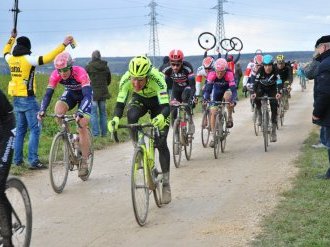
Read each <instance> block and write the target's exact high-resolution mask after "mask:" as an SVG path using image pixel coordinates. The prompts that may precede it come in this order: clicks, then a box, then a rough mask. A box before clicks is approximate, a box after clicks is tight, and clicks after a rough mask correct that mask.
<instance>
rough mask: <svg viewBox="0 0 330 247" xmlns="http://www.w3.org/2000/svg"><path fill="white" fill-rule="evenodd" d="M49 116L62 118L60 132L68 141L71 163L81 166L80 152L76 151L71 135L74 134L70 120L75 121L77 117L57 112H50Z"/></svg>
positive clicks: (66, 141)
mask: <svg viewBox="0 0 330 247" xmlns="http://www.w3.org/2000/svg"><path fill="white" fill-rule="evenodd" d="M47 116H49V117H58V118H60V119H61V120H62V123H61V130H60V131H59V133H61V134H62V135H63V136H64V140H65V143H66V145H67V147H69V160H70V164H73V165H76V166H79V162H80V157H78V153H75V152H74V150H75V148H74V146H73V142H72V137H71V135H72V134H71V132H70V129H69V122H73V121H75V118H74V117H73V116H72V115H63V116H58V115H56V114H49V115H47ZM72 169H73V167H70V170H72Z"/></svg>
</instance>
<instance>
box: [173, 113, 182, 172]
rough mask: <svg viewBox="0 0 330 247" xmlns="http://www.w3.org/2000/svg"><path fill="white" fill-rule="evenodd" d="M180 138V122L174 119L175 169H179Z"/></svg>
mask: <svg viewBox="0 0 330 247" xmlns="http://www.w3.org/2000/svg"><path fill="white" fill-rule="evenodd" d="M180 139H181V137H180V120H179V119H175V121H174V123H173V161H174V165H175V167H176V168H179V167H180V163H181V154H182V143H181V140H180Z"/></svg>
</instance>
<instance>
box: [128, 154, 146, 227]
mask: <svg viewBox="0 0 330 247" xmlns="http://www.w3.org/2000/svg"><path fill="white" fill-rule="evenodd" d="M143 156H144V154H143V151H142V149H139V148H137V149H135V151H134V155H133V160H132V170H131V195H132V205H133V211H134V216H135V219H136V222H137V223H138V224H139V225H140V226H144V225H145V223H146V221H147V217H148V211H149V188H148V184H147V174H145V167H144V166H146V165H147V164H144V157H143ZM147 169H148V168H147ZM138 190H139V192H140V191H141V193H138ZM140 206H141V208H140Z"/></svg>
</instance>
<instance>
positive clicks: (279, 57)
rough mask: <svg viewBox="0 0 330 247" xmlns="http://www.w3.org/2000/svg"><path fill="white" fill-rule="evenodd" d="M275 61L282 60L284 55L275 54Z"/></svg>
mask: <svg viewBox="0 0 330 247" xmlns="http://www.w3.org/2000/svg"><path fill="white" fill-rule="evenodd" d="M276 61H277V62H284V55H282V54H281V55H277V56H276Z"/></svg>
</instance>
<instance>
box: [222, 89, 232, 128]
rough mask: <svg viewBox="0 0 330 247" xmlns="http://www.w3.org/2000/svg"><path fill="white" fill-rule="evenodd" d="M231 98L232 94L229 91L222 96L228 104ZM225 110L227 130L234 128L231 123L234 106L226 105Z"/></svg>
mask: <svg viewBox="0 0 330 247" xmlns="http://www.w3.org/2000/svg"><path fill="white" fill-rule="evenodd" d="M231 96H232V92H231V91H230V90H227V91H226V92H225V93H224V95H223V98H224V100H225V102H230V100H231ZM227 110H228V123H227V128H232V127H233V126H234V121H233V110H234V106H230V105H227Z"/></svg>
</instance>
